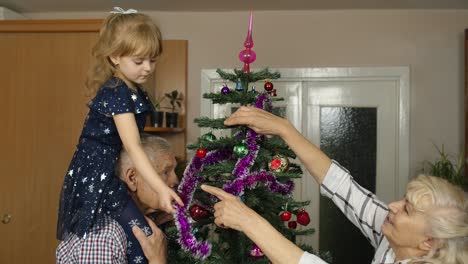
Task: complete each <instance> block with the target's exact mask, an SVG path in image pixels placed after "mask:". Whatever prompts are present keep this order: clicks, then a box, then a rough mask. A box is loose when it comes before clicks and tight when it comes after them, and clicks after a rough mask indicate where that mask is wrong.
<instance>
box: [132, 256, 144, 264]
mask: <svg viewBox="0 0 468 264" xmlns="http://www.w3.org/2000/svg"><path fill="white" fill-rule="evenodd" d="M133 262H135V263H143V257H142V256H136V257H135V259H133Z"/></svg>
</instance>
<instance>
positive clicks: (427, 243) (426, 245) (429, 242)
mask: <svg viewBox="0 0 468 264" xmlns="http://www.w3.org/2000/svg"><path fill="white" fill-rule="evenodd" d="M434 245H435V241H434V239H433V238H432V237H427V239H426V240H424V241H423V242H422V243H421V244H419V249H421V250H424V251H430V250H431V249H432V248H433V247H434Z"/></svg>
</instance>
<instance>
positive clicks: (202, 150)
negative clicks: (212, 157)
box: [196, 147, 206, 159]
mask: <svg viewBox="0 0 468 264" xmlns="http://www.w3.org/2000/svg"><path fill="white" fill-rule="evenodd" d="M196 155H197V157H199V158H200V159H203V158H204V157H205V156H206V148H202V147H200V148H198V149H197V154H196Z"/></svg>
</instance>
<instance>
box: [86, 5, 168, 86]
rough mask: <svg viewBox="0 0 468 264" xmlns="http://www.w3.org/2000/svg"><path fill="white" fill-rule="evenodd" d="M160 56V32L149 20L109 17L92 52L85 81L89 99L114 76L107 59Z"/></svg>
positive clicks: (132, 16) (130, 15)
mask: <svg viewBox="0 0 468 264" xmlns="http://www.w3.org/2000/svg"><path fill="white" fill-rule="evenodd" d="M161 53H162V37H161V32H160V31H159V28H158V27H157V26H156V25H155V24H154V22H153V21H152V20H151V18H150V17H148V16H147V15H144V14H140V13H134V14H111V15H109V16H108V17H107V18H106V19H105V20H104V22H103V24H102V26H101V29H100V31H99V38H98V40H97V43H96V44H95V45H94V47H93V49H92V53H91V54H92V56H93V61H92V64H91V67H90V70H89V71H88V75H87V79H86V87H87V90H88V93H89V95H94V94H95V93H96V92H97V91H98V90H99V88H100V87H101V86H102V85H103V84H104V82H105V81H106V80H107V79H109V78H110V77H111V76H113V75H114V73H115V71H116V66H115V65H114V64H113V63H112V61H111V60H110V56H141V57H150V58H156V57H158V56H159V55H160V54H161Z"/></svg>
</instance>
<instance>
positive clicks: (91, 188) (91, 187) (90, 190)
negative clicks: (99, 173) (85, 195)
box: [88, 184, 94, 193]
mask: <svg viewBox="0 0 468 264" xmlns="http://www.w3.org/2000/svg"><path fill="white" fill-rule="evenodd" d="M88 190H89V192H90V193H92V192H93V191H94V184H91V185H89V187H88Z"/></svg>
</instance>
